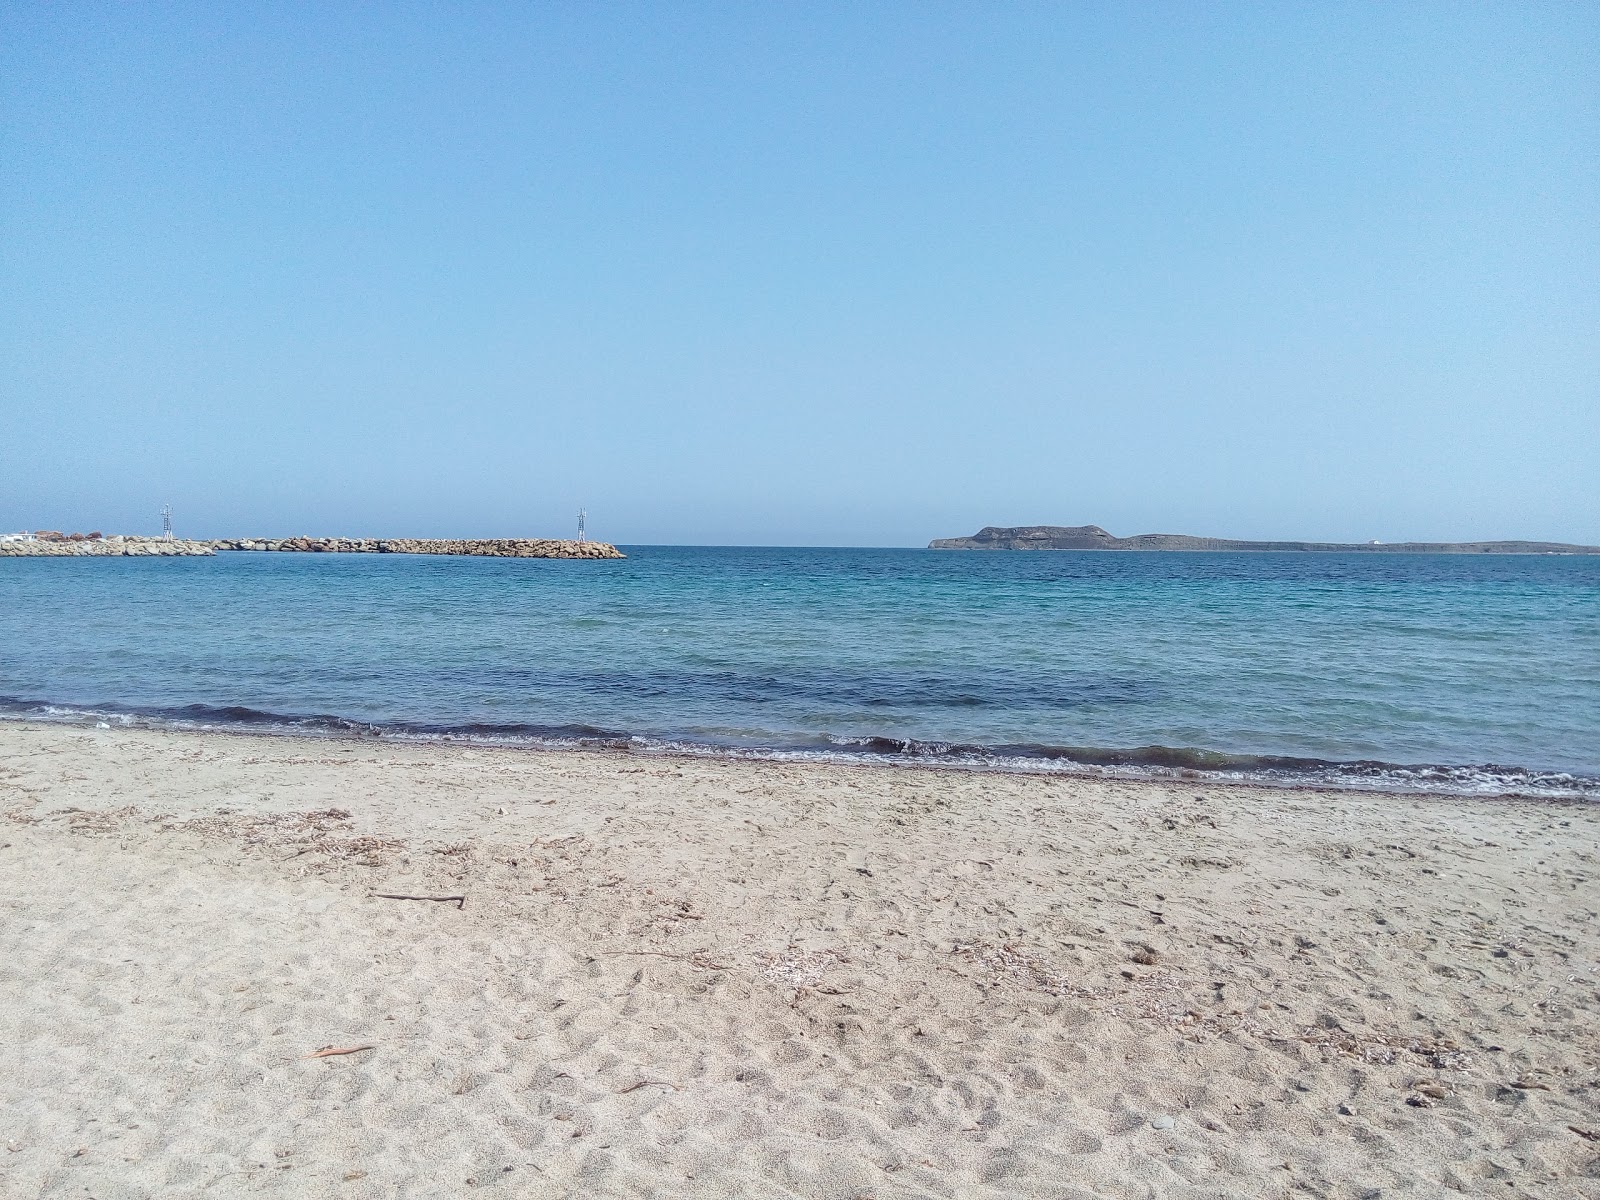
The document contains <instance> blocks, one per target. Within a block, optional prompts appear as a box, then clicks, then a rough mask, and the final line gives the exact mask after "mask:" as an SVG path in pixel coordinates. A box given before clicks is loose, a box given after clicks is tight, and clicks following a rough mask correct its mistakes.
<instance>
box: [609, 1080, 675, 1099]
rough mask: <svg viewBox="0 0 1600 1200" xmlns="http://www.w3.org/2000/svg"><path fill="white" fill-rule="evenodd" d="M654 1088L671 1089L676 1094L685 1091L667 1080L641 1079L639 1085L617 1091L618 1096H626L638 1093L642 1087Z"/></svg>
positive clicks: (631, 1085) (631, 1084) (633, 1084)
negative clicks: (630, 1093)
mask: <svg viewBox="0 0 1600 1200" xmlns="http://www.w3.org/2000/svg"><path fill="white" fill-rule="evenodd" d="M652 1086H654V1087H669V1088H671V1089H672V1090H673V1091H675V1092H681V1091H683V1089H682V1088H681V1087H679V1086H678V1085H677V1084H675V1083H668V1082H667V1081H666V1080H665V1079H641V1080H639V1082H638V1083H630V1084H629V1085H628V1086H627V1087H625V1088H618V1089H617V1095H619V1096H626V1095H627V1094H628V1093H629V1092H637V1091H638V1090H639V1089H640V1088H642V1087H652Z"/></svg>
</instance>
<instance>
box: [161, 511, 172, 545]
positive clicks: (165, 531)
mask: <svg viewBox="0 0 1600 1200" xmlns="http://www.w3.org/2000/svg"><path fill="white" fill-rule="evenodd" d="M161 537H162V540H163V541H168V542H170V541H171V540H172V505H170V504H163V505H162V506H161Z"/></svg>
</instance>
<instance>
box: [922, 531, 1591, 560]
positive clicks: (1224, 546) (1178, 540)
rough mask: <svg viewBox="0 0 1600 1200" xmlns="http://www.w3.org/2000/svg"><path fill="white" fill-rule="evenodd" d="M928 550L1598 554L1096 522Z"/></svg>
mask: <svg viewBox="0 0 1600 1200" xmlns="http://www.w3.org/2000/svg"><path fill="white" fill-rule="evenodd" d="M928 549H930V550H1184V551H1191V552H1193V551H1207V550H1213V551H1215V550H1304V551H1322V552H1336V553H1351V552H1359V553H1362V554H1600V546H1573V545H1569V544H1567V543H1566V542H1246V541H1240V540H1238V539H1235V538H1212V537H1191V536H1189V535H1188V534H1183V533H1141V534H1138V535H1137V536H1135V537H1125V538H1120V537H1113V536H1112V535H1111V534H1109V533H1107V532H1106V531H1105V530H1104V529H1101V528H1100V526H1098V525H1015V526H1011V527H1008V528H1002V527H1000V526H997V525H989V526H986V527H984V528H983V529H980V530H979V531H978V532H977V533H975V534H973V535H972V536H971V537H958V538H935V539H934V540H933V541H931V542H929V543H928Z"/></svg>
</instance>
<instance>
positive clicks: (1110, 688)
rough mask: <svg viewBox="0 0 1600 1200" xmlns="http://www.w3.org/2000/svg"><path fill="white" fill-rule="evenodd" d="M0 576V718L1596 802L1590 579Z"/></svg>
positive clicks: (425, 561)
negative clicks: (930, 763)
mask: <svg viewBox="0 0 1600 1200" xmlns="http://www.w3.org/2000/svg"><path fill="white" fill-rule="evenodd" d="M628 553H629V557H628V558H627V559H626V560H625V561H621V562H567V561H555V560H540V559H480V558H444V557H422V556H405V555H303V554H249V553H231V554H222V555H219V556H217V557H216V558H198V559H0V711H3V712H4V713H5V714H8V715H11V716H28V717H35V718H36V717H48V718H52V719H59V720H75V721H92V722H102V721H103V722H108V723H109V722H111V721H124V722H142V721H149V722H168V723H178V724H185V725H210V726H239V727H248V728H252V729H257V730H261V731H264V732H270V731H273V730H280V729H281V730H297V731H327V732H333V733H339V732H344V733H351V732H354V733H359V734H362V735H364V736H383V737H409V738H416V737H454V738H475V739H482V740H489V741H504V742H511V743H518V744H529V745H565V744H573V743H575V742H577V743H583V742H590V743H602V744H615V745H620V746H627V747H631V748H634V749H637V750H641V751H651V750H678V751H683V752H715V753H748V754H760V755H774V756H789V755H800V756H817V757H844V758H858V757H868V758H891V759H894V760H896V761H905V760H915V759H929V760H934V761H939V762H946V763H953V764H962V765H989V766H1001V767H1009V768H1012V769H1022V770H1066V771H1087V772H1099V773H1113V774H1138V773H1152V772H1153V773H1167V772H1171V771H1182V770H1201V771H1206V772H1211V771H1216V772H1220V773H1222V774H1225V775H1229V776H1242V777H1250V778H1270V779H1276V780H1280V781H1286V782H1287V781H1302V782H1308V783H1328V782H1334V783H1341V784H1345V785H1349V786H1382V787H1415V788H1426V789H1431V790H1442V791H1462V792H1473V791H1495V792H1498V791H1514V792H1520V793H1525V794H1536V795H1582V796H1589V797H1594V798H1600V557H1591V558H1580V557H1571V558H1569V557H1529V556H1487V555H1484V556H1470V557H1469V556H1448V555H1403V556H1402V555H1393V556H1380V555H1359V554H1352V555H1339V554H1161V553H1104V552H1100V553H1095V552H1087V553H1073V552H1053V553H961V552H938V551H926V550H819V549H731V548H698V547H632V548H628Z"/></svg>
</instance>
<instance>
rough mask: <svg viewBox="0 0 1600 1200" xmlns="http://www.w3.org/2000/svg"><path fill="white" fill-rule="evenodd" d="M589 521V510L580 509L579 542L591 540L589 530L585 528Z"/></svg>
mask: <svg viewBox="0 0 1600 1200" xmlns="http://www.w3.org/2000/svg"><path fill="white" fill-rule="evenodd" d="M588 520H589V510H588V509H587V508H580V509H579V510H578V540H579V541H580V542H587V541H588V540H589V533H588V530H586V529H585V528H584V526H585V524H586V523H587V522H588Z"/></svg>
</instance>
